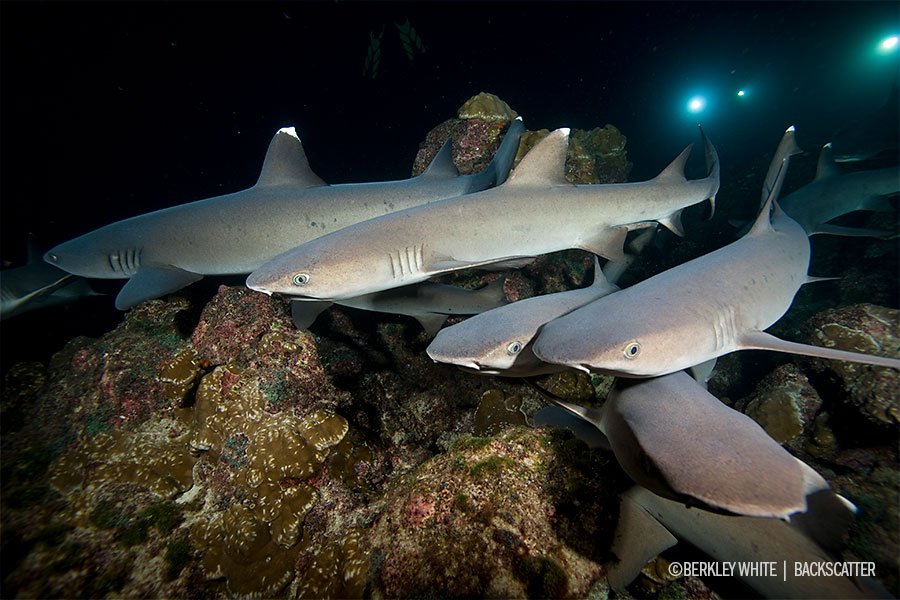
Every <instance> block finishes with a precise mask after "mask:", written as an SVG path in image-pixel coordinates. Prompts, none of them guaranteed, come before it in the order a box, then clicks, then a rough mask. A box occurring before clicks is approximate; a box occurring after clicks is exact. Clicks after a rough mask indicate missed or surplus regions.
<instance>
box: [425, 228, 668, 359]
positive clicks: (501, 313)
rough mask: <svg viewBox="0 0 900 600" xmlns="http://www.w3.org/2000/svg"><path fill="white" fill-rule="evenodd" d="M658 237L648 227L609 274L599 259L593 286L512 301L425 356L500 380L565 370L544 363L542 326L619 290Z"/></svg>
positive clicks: (451, 333) (445, 333)
mask: <svg viewBox="0 0 900 600" xmlns="http://www.w3.org/2000/svg"><path fill="white" fill-rule="evenodd" d="M655 233H656V229H655V228H652V227H651V228H648V229H646V230H644V231H643V232H641V234H640V235H638V236H637V237H635V239H634V240H632V242H631V243H630V244H629V249H630V250H631V251H632V253H630V254H628V255H627V256H626V258H625V262H616V261H608V262H607V263H606V265H605V266H604V269H605V271H604V269H601V268H600V262H599V261H598V260H597V257H596V256H595V257H594V282H593V283H592V284H591V285H589V286H587V287H585V288H580V289H575V290H567V291H565V292H557V293H555V294H544V295H542V296H535V297H533V298H526V299H525V300H520V301H518V302H513V303H511V304H509V305H507V306H503V307H500V308H497V309H493V310H491V311H489V312H487V313H482V314H480V315H478V316H476V317H472V318H471V319H466V320H465V321H463V322H461V323H457V324H456V325H453V326H451V327H448V328H447V329H444V330H442V331H440V332H439V333H438V335H437V337H436V338H435V339H434V340H433V341H432V342H431V345H429V346H428V348H427V349H426V352H427V353H428V356H430V357H431V358H432V360H434V361H435V362H442V363H447V364H451V365H457V366H458V367H459V368H461V369H462V370H464V371H472V372H476V373H480V374H482V375H499V376H501V377H531V376H533V375H546V374H548V373H558V372H559V371H562V370H565V369H566V367H563V366H562V365H552V364H549V363H545V362H543V361H541V360H539V359H538V358H537V357H536V356H535V355H534V352H533V351H532V350H531V342H532V340H533V339H534V338H535V336H537V334H538V332H539V331H540V329H541V327H543V326H544V325H545V324H546V323H548V322H550V321H552V320H553V319H556V318H558V317H560V316H562V315H564V314H566V313H568V312H571V311H573V310H575V309H576V308H579V307H581V306H584V305H585V304H587V303H589V302H592V301H594V300H596V299H597V298H601V297H603V296H605V295H607V294H611V293H613V292H616V291H618V290H619V288H618V286H616V285H615V282H616V281H618V279H619V277H621V276H622V274H623V273H624V272H625V270H626V269H627V268H628V267H629V266H630V265H631V263H632V262H633V261H634V257H635V256H636V255H637V254H640V252H641V251H642V250H643V249H644V247H645V246H646V245H647V244H648V243H649V242H650V240H651V239H652V238H653V236H654V234H655Z"/></svg>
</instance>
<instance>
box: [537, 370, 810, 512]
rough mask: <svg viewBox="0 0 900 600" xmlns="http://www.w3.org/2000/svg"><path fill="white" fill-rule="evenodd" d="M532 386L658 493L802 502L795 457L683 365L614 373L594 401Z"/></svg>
mask: <svg viewBox="0 0 900 600" xmlns="http://www.w3.org/2000/svg"><path fill="white" fill-rule="evenodd" d="M538 391H539V392H540V393H541V394H542V395H543V396H544V397H545V398H547V399H548V400H550V401H551V402H552V403H553V404H555V405H556V406H558V407H560V408H562V409H564V410H566V411H568V412H569V413H570V414H571V415H574V416H575V417H577V418H579V419H582V420H584V421H586V422H588V423H590V424H592V425H593V426H594V427H596V428H597V429H598V430H599V431H600V432H601V433H603V434H604V436H605V437H606V440H607V444H602V443H600V444H599V445H608V446H609V448H610V449H611V450H612V451H613V452H614V453H615V455H616V460H617V462H618V463H619V465H621V467H622V469H623V470H624V471H625V472H626V473H627V474H628V475H629V477H631V479H633V480H634V481H635V482H636V483H638V484H639V485H641V486H643V487H645V488H647V489H649V490H651V491H653V492H654V493H656V494H659V495H660V496H663V497H666V498H669V499H672V500H678V501H680V502H684V503H688V504H691V505H695V506H704V507H707V508H710V509H713V510H718V511H727V512H729V513H732V514H739V515H750V516H759V517H777V518H785V517H787V516H788V515H790V514H792V513H795V512H798V511H804V510H806V498H805V493H806V492H805V491H804V490H805V485H806V484H805V483H804V481H805V478H806V479H808V476H806V475H804V469H803V468H802V467H801V466H800V465H801V463H799V461H797V460H796V459H795V458H794V457H793V456H791V455H790V454H789V453H788V452H787V451H786V450H785V449H784V448H782V447H781V446H780V445H779V444H778V443H777V442H775V440H773V439H772V438H771V437H770V436H769V435H768V434H767V433H766V432H765V430H764V429H763V428H762V427H760V426H759V425H758V424H757V423H756V422H755V421H754V420H753V419H751V418H750V417H748V416H746V415H744V414H742V413H740V412H738V411H736V410H734V409H731V408H729V407H728V406H726V405H725V404H723V403H722V402H721V401H719V399H718V398H716V397H715V396H713V395H712V394H710V393H709V392H708V391H706V389H705V388H704V387H703V386H702V385H701V384H700V383H698V382H697V381H695V380H694V379H693V378H692V377H691V376H690V375H688V374H687V373H685V372H683V371H679V372H677V373H672V374H670V375H665V376H663V377H655V378H652V379H643V380H637V381H634V380H632V381H630V382H628V381H625V380H619V381H618V382H617V383H616V385H615V386H614V387H613V389H612V391H610V394H609V397H608V398H607V400H606V402H605V403H604V405H603V407H602V408H600V409H590V408H584V407H581V406H577V405H575V404H571V403H569V402H565V401H563V400H561V399H559V398H556V397H552V396H551V395H549V394H548V393H547V392H544V391H542V390H538ZM542 410H543V409H542ZM539 414H540V413H539ZM544 422H549V421H548V418H547V416H541V417H540V418H538V415H535V424H538V423H544ZM555 424H562V422H561V420H559V419H557V420H556V421H555ZM566 426H568V424H566ZM698 432H702V434H701V435H698ZM761 474H762V475H764V477H760V475H761Z"/></svg>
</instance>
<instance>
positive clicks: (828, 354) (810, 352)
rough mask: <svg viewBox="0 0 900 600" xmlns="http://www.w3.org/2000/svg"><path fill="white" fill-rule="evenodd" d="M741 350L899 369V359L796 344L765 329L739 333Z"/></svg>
mask: <svg viewBox="0 0 900 600" xmlns="http://www.w3.org/2000/svg"><path fill="white" fill-rule="evenodd" d="M738 348H739V349H741V350H774V351H776V352H787V353H788V354H800V355H802V356H815V357H817V358H829V359H831V360H845V361H847V362H853V363H861V364H864V365H875V366H877V367H889V368H891V369H897V370H900V360H898V359H896V358H887V357H885V356H872V355H870V354H861V353H859V352H847V351H846V350H838V349H837V348H822V347H820V346H812V345H810V344H798V343H797V342H788V341H785V340H782V339H779V338H777V337H775V336H774V335H771V334H769V333H766V332H765V331H748V332H746V333H743V334H741V337H740V341H739V346H738Z"/></svg>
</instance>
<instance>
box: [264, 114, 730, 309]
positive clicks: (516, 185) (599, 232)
mask: <svg viewBox="0 0 900 600" xmlns="http://www.w3.org/2000/svg"><path fill="white" fill-rule="evenodd" d="M701 132H702V130H701ZM568 137H569V130H568V129H567V128H563V129H557V130H555V131H553V132H551V133H550V134H549V135H547V136H546V137H544V138H543V139H542V140H541V141H540V142H538V144H536V145H535V146H534V148H532V149H531V150H530V151H529V152H528V154H526V155H525V157H524V158H523V159H522V161H521V162H520V163H519V165H518V166H517V167H516V168H515V170H514V172H513V173H512V174H511V175H510V176H509V178H508V179H507V180H506V182H504V183H503V184H502V185H500V186H497V187H495V188H491V189H488V190H484V191H482V192H478V193H475V194H468V195H466V196H458V197H456V198H449V199H447V200H442V201H440V202H432V203H430V204H428V205H423V206H418V207H413V208H409V209H406V210H401V211H397V212H394V213H392V214H389V215H383V216H380V217H377V218H375V219H371V220H369V221H365V222H363V223H358V224H356V225H352V226H350V227H346V228H344V229H342V230H340V231H337V232H333V233H329V234H327V235H324V236H322V237H320V238H317V239H315V240H312V241H310V242H306V243H305V244H300V245H299V246H297V247H296V248H294V249H293V250H290V251H288V252H285V253H284V254H281V255H280V256H278V257H276V258H274V259H272V260H271V261H269V262H268V263H266V264H265V265H263V266H262V267H260V268H259V269H257V270H256V271H254V272H253V273H251V274H250V277H248V278H247V286H248V287H250V288H251V289H254V290H257V291H260V292H264V293H267V294H272V293H280V294H286V295H290V296H296V297H298V298H306V299H313V300H340V299H343V298H351V297H355V296H361V295H364V294H369V293H372V292H376V291H381V290H385V289H390V288H394V287H399V286H402V285H409V284H412V283H416V282H419V281H425V280H427V279H429V278H431V277H434V276H435V275H440V274H442V273H447V272H451V271H457V270H460V269H468V268H473V267H480V268H506V267H514V266H522V265H523V264H527V263H528V262H530V261H532V260H533V259H534V257H536V256H538V255H540V254H546V253H549V252H554V251H557V250H564V249H568V248H581V249H584V250H588V251H590V252H593V253H594V254H597V255H599V256H603V257H605V258H608V259H612V260H618V261H624V252H623V246H624V243H625V237H626V235H627V234H628V232H629V231H630V230H633V229H641V228H646V227H648V226H655V225H656V223H657V222H658V223H661V224H662V225H664V226H666V227H667V228H669V229H670V230H672V231H674V232H676V233H678V234H682V233H683V231H682V227H681V223H680V215H681V212H682V210H683V209H684V208H685V207H688V206H691V205H693V204H697V203H699V202H702V201H704V200H707V199H708V200H710V202H711V203H713V205H714V202H715V195H716V193H717V191H718V189H719V161H718V156H717V154H716V151H715V148H714V147H713V145H712V143H711V142H710V141H709V139H708V138H706V136H705V135H703V138H704V147H705V154H706V162H707V169H708V175H707V176H706V177H705V178H703V179H699V180H690V181H689V180H687V179H686V178H685V176H684V165H685V162H686V161H687V158H688V155H689V153H690V149H691V147H690V146H688V147H687V148H686V149H685V150H684V151H683V152H682V153H681V154H680V155H679V156H678V157H677V158H676V159H675V160H674V161H672V163H671V164H670V165H669V166H668V167H666V168H665V169H663V171H662V172H661V173H660V174H659V175H657V176H656V177H655V178H654V179H651V180H649V181H643V182H636V183H622V184H600V185H575V184H571V183H569V182H568V181H566V178H565V174H564V164H565V156H566V148H567V144H568Z"/></svg>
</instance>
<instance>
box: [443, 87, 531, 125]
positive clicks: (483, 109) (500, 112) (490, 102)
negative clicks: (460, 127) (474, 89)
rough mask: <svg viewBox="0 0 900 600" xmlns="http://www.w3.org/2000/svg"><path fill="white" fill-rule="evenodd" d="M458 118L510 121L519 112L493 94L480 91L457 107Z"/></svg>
mask: <svg viewBox="0 0 900 600" xmlns="http://www.w3.org/2000/svg"><path fill="white" fill-rule="evenodd" d="M458 116H459V118H460V119H481V120H484V121H512V120H513V119H515V118H516V117H518V116H519V114H518V113H517V112H516V111H514V110H513V109H511V108H510V107H509V104H507V103H506V102H504V101H503V100H501V99H500V98H499V97H497V96H495V95H494V94H489V93H487V92H481V93H479V94H477V95H475V96H472V97H471V98H469V99H468V100H466V102H465V103H464V104H463V105H462V106H460V107H459V111H458Z"/></svg>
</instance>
